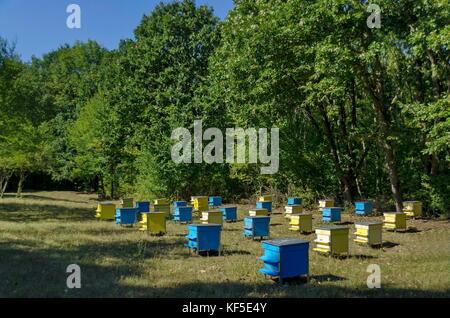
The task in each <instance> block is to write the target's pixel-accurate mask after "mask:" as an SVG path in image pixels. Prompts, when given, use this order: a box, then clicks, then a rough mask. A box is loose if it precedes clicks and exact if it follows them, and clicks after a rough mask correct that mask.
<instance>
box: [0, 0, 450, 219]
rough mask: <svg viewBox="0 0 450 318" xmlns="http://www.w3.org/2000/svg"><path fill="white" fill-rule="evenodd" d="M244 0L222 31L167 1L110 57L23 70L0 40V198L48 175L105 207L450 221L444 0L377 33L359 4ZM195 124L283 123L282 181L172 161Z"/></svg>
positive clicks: (93, 49)
mask: <svg viewBox="0 0 450 318" xmlns="http://www.w3.org/2000/svg"><path fill="white" fill-rule="evenodd" d="M235 2H236V4H235V8H234V9H233V10H232V11H230V13H229V14H228V16H227V17H226V19H225V20H224V21H220V19H219V18H218V17H216V16H215V15H214V12H213V9H212V8H210V7H207V6H198V5H197V4H196V3H195V1H193V0H180V1H174V2H170V3H161V4H159V5H158V6H157V7H156V8H155V9H154V11H152V12H149V13H148V14H147V15H144V16H143V17H142V20H141V22H140V24H139V25H138V26H137V27H136V29H135V31H134V37H133V38H132V39H123V40H121V42H120V44H119V46H118V49H116V50H107V49H106V48H104V47H102V46H101V45H100V44H98V43H97V42H96V41H95V40H90V41H88V42H77V43H75V44H73V45H68V44H67V45H63V46H61V47H60V48H58V49H57V50H55V51H52V52H48V53H47V54H45V55H44V56H43V57H42V58H38V57H33V58H32V60H31V61H30V62H24V61H22V60H21V58H20V56H19V55H18V53H17V52H16V50H15V47H14V43H13V42H11V41H10V40H9V39H4V38H0V196H1V197H3V195H4V193H5V192H6V191H11V192H12V191H14V192H16V193H17V196H19V197H20V196H21V193H22V191H23V189H24V187H27V188H30V189H40V188H41V186H42V182H43V181H42V180H47V181H46V182H47V183H48V182H49V181H48V180H51V183H52V184H53V185H55V186H56V185H62V184H69V185H71V186H73V187H74V188H76V189H77V190H79V191H87V192H96V193H98V194H99V197H100V198H101V199H117V198H120V197H123V196H126V195H133V196H135V198H137V199H139V198H146V199H150V198H156V197H166V198H170V199H174V200H178V199H182V198H184V199H186V198H188V197H189V196H191V195H221V196H222V197H223V198H224V200H225V201H229V202H231V201H234V202H238V201H239V200H245V199H248V198H250V197H252V196H255V195H258V194H261V193H272V194H274V195H276V197H277V196H278V197H280V198H283V197H286V196H292V195H301V196H302V197H303V198H304V202H305V205H308V204H312V203H314V202H315V201H316V200H317V199H319V198H325V197H330V198H331V197H332V198H336V199H338V200H340V202H342V203H343V204H344V205H345V204H351V203H352V202H354V201H355V200H364V199H369V200H375V201H376V202H378V203H379V204H380V206H382V207H383V208H384V209H385V210H387V209H395V210H397V211H401V210H402V202H403V201H406V200H418V201H422V202H423V204H424V214H425V215H426V216H429V217H438V216H442V217H449V216H450V212H449V211H450V210H449V209H448V207H449V206H450V182H449V181H450V99H449V97H450V96H449V95H450V50H449V46H450V3H449V2H448V0H401V1H398V0H377V1H376V3H377V4H378V5H379V6H380V8H381V27H380V28H369V27H368V25H367V18H368V17H369V15H370V13H368V12H367V7H368V1H363V0H314V1H304V0H284V1H280V0H236V1H235ZM19 40H20V39H19ZM194 120H202V122H203V126H204V129H206V128H209V127H215V128H219V129H221V130H225V129H226V128H229V127H243V128H250V127H254V128H257V129H258V128H267V129H271V128H279V131H280V141H279V142H280V145H279V148H280V149H279V150H280V152H279V162H280V166H279V170H278V173H276V174H272V175H263V174H261V173H260V167H261V164H260V163H221V164H214V163H213V164H211V163H192V164H187V163H175V162H173V160H172V159H171V149H172V146H173V144H174V141H173V140H172V139H171V134H172V131H174V130H175V129H177V128H179V127H184V128H187V129H189V130H190V131H192V130H193V125H194ZM247 155H249V154H247ZM8 189H9V190H8Z"/></svg>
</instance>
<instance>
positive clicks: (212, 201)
mask: <svg viewBox="0 0 450 318" xmlns="http://www.w3.org/2000/svg"><path fill="white" fill-rule="evenodd" d="M208 205H209V206H221V205H222V197H209V199H208Z"/></svg>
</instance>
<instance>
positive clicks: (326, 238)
mask: <svg viewBox="0 0 450 318" xmlns="http://www.w3.org/2000/svg"><path fill="white" fill-rule="evenodd" d="M348 233H349V228H348V227H346V226H330V227H319V228H316V235H317V238H316V240H314V242H315V243H316V247H315V248H314V249H313V250H314V251H317V252H321V253H326V254H330V255H331V254H343V253H347V254H348Z"/></svg>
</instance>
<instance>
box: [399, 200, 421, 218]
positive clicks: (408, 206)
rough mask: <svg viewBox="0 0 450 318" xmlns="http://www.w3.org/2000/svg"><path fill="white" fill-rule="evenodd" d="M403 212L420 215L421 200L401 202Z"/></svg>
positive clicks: (414, 215) (409, 214) (412, 215)
mask: <svg viewBox="0 0 450 318" xmlns="http://www.w3.org/2000/svg"><path fill="white" fill-rule="evenodd" d="M403 212H404V213H406V215H407V216H411V217H418V216H422V202H419V201H406V202H403Z"/></svg>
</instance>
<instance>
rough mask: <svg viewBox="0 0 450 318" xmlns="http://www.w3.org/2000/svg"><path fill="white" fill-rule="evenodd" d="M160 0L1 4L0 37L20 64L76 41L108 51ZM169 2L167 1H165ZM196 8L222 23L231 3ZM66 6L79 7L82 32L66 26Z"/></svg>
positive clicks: (223, 0) (3, 0)
mask: <svg viewBox="0 0 450 318" xmlns="http://www.w3.org/2000/svg"><path fill="white" fill-rule="evenodd" d="M160 2H161V0H0V36H1V37H3V38H6V39H8V40H9V41H14V42H15V43H16V51H17V53H19V55H20V56H21V58H22V60H24V61H29V60H30V58H31V56H32V55H35V56H37V57H41V56H42V54H44V53H47V52H49V51H52V50H55V49H57V48H58V47H59V46H61V45H63V44H64V43H69V44H72V43H74V42H75V41H76V40H80V41H86V40H88V39H91V40H95V41H97V42H99V43H100V44H101V45H103V46H105V47H106V48H108V49H115V48H117V46H118V44H119V41H120V39H124V38H132V37H133V30H134V29H135V28H136V26H137V25H138V24H139V22H140V21H141V18H142V16H143V14H149V13H150V12H151V11H152V10H153V8H154V7H155V6H156V5H157V4H158V3H160ZM164 2H170V1H164ZM196 3H197V5H203V4H206V5H208V6H212V7H213V8H214V12H215V15H216V16H218V17H220V18H221V19H224V18H225V17H226V15H227V13H228V11H229V10H231V9H232V8H233V7H234V4H233V0H197V1H196ZM69 4H78V5H79V6H80V7H81V29H69V28H68V27H67V26H66V20H67V17H68V16H69V15H70V14H69V13H66V8H67V6H68V5H69Z"/></svg>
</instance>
